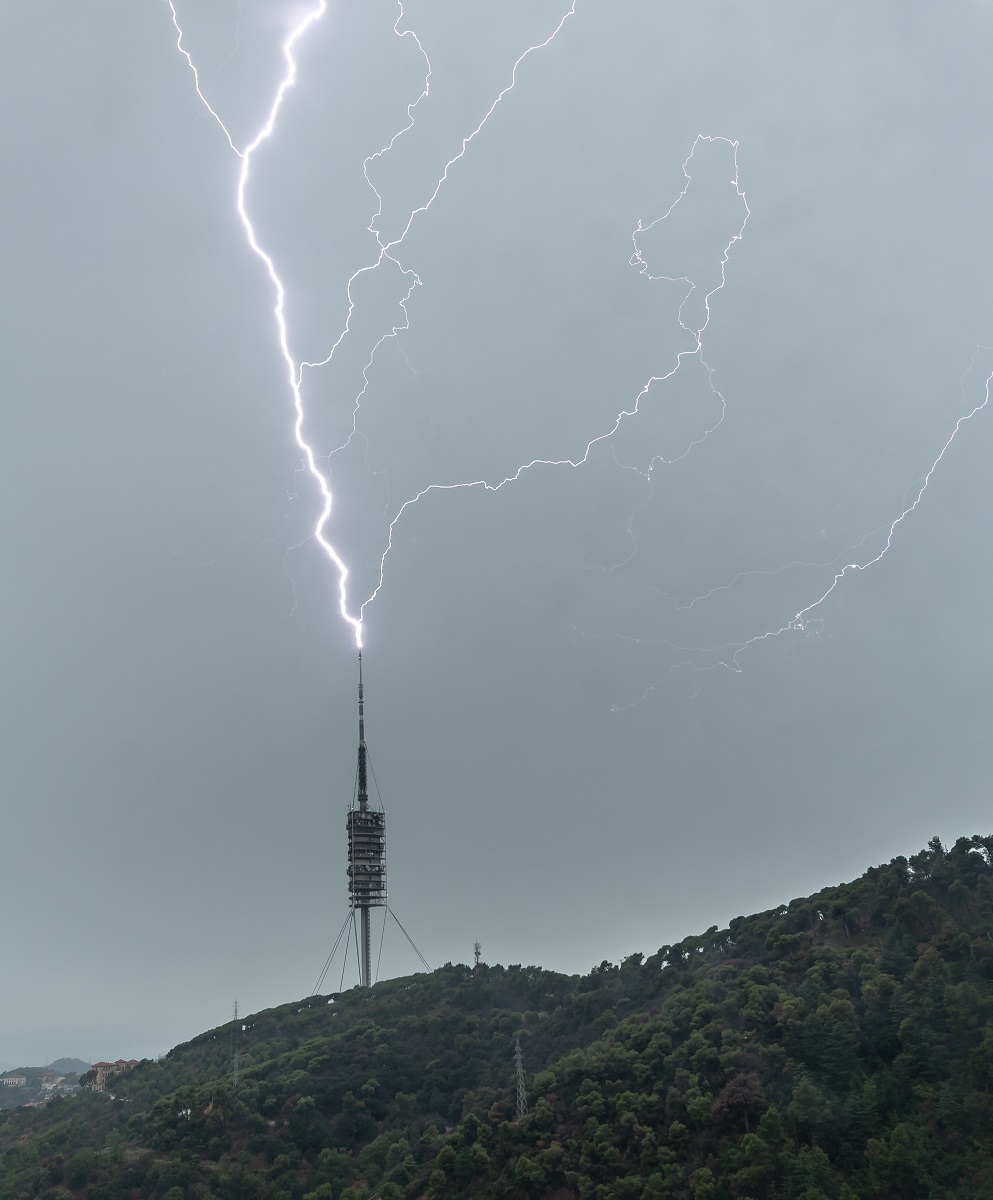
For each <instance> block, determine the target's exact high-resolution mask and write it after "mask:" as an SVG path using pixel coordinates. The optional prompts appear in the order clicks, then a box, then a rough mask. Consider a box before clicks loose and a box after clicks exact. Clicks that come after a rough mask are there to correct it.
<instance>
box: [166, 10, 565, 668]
mask: <svg viewBox="0 0 993 1200" xmlns="http://www.w3.org/2000/svg"><path fill="white" fill-rule="evenodd" d="M166 2H167V4H168V5H169V11H170V13H171V15H172V24H173V27H174V29H175V31H176V48H177V50H178V51H179V53H180V54H181V55H182V56H183V57H184V58H185V59H186V62H187V65H188V66H189V69H190V71H191V73H192V75H193V82H194V87H195V88H196V93H197V96H198V97H199V99H200V102H201V103H202V104H203V106H204V108H205V109H206V110H207V112H208V113H209V114H210V115H211V117H212V118H213V119H214V121H216V123H217V125H218V127H219V128H220V130H221V132H222V133H223V135H224V137H225V139H226V141H227V143H228V146H229V148H230V149H231V150H232V151H233V152H234V153H235V154H236V155H237V156H238V157H239V159H240V160H241V170H240V171H239V173H238V187H237V203H236V208H237V212H238V218H239V220H240V221H241V224H242V227H243V229H244V232H245V237H246V239H247V241H248V244H249V246H250V247H251V250H252V252H253V253H254V254H255V255H256V256H257V257H258V258H259V260H260V261H261V262H262V264H263V266H264V268H265V272H266V274H267V275H268V278H269V282H270V284H271V286H272V289H273V292H274V295H275V303H274V306H273V316H274V318H275V322H276V330H277V335H278V341H279V349H280V354H281V356H282V359H283V362H284V364H285V367H286V378H287V383H288V385H289V388H290V392H291V394H292V397H293V409H294V413H295V420H294V424H293V434H294V438H295V440H296V443H297V446H298V447H299V448H300V450H301V451H302V453H303V456H304V461H305V463H306V467H307V471H308V472H309V474H310V475H311V477H312V478H313V480H314V482H315V483H316V485H317V488H318V491H319V492H320V496H321V500H322V507H321V512H320V515H319V517H318V519H317V522H316V524H315V526H314V531H313V537H314V538H315V539H316V541H317V542H318V543H319V545H320V546H321V548H322V549H323V551H324V553H325V554H326V555H327V557H328V558H329V559H330V560H331V562H332V564H333V565H334V567H335V569H336V571H337V574H338V609H339V612H340V613H341V616H342V617H343V618H344V620H345V621H346V622H347V623H348V625H349V626H351V628H352V631H353V633H354V635H355V641H356V645H357V646H359V647H360V648H361V646H362V623H363V617H364V612H365V607H366V605H367V604H368V603H369V601H368V600H367V601H366V602H365V603H364V604H362V605H361V607H360V609H359V612H358V615H357V616H356V615H354V614H353V613H352V612H351V611H350V609H349V603H348V591H347V581H348V567H347V566H346V565H345V562H344V560H343V559H342V557H341V555H340V554H339V553H338V551H337V550H336V549H335V547H334V545H333V544H332V543H331V541H330V540H329V539H328V537H327V536H326V534H325V529H326V527H327V525H328V522H329V520H330V518H331V513H332V509H333V507H334V496H333V493H332V490H331V485H330V479H329V477H328V476H327V475H325V473H324V472H323V471H322V470H321V469H320V468H319V466H318V460H317V455H316V453H315V451H314V449H313V447H312V445H311V444H310V442H309V441H308V440H307V439H306V438H305V437H304V435H303V425H304V419H305V410H304V401H303V374H304V370H305V369H308V368H310V369H313V368H316V367H322V366H327V365H328V364H329V363H330V362H331V361H332V359H333V358H334V356H335V354H336V352H337V351H338V349H339V347H340V346H341V344H342V342H343V341H344V339H345V338H346V337H347V336H348V334H349V332H350V331H351V323H352V316H353V314H354V311H355V300H354V296H353V287H354V285H355V283H356V281H357V280H358V279H359V278H360V277H361V276H363V275H365V274H368V273H369V272H372V271H376V270H377V269H379V268H380V267H381V266H382V265H383V264H384V263H386V262H389V263H391V264H393V265H394V266H396V267H397V268H398V269H399V270H400V271H401V273H402V274H403V275H404V276H405V277H406V278H407V279H408V281H409V288H408V290H407V293H406V295H405V296H404V297H403V299H402V300H401V302H400V306H401V308H402V309H403V312H404V324H403V325H400V326H394V327H393V328H392V329H390V330H388V331H386V332H385V333H384V334H383V335H382V336H381V337H380V338H379V340H378V341H377V342H376V344H375V346H374V347H373V350H372V354H371V355H370V358H369V361H368V362H367V363H366V366H365V368H364V369H363V380H364V385H363V388H362V390H361V391H360V392H359V394H358V396H357V397H356V398H355V400H354V403H353V409H352V433H351V434H350V435H349V440H351V437H352V436H354V433H355V428H356V420H357V415H358V411H359V407H360V404H361V400H362V395H363V393H364V391H365V387H366V386H367V385H368V372H369V368H370V366H371V365H372V361H373V359H374V358H375V355H376V352H377V351H378V350H379V348H380V347H381V346H382V344H383V343H384V342H385V341H386V340H387V339H390V338H395V337H396V336H397V334H398V333H399V332H400V331H401V330H403V329H408V328H409V327H410V319H409V315H408V313H407V307H406V305H407V301H408V300H409V299H410V296H411V294H412V293H413V291H414V289H415V288H416V287H417V286H418V285H419V284H420V282H421V281H420V279H419V277H418V276H417V274H416V273H415V272H413V271H411V270H409V269H407V268H405V267H404V266H403V265H402V264H401V263H400V261H399V259H398V257H397V256H396V255H395V254H393V253H391V251H394V250H396V249H397V247H399V246H400V245H401V244H402V243H403V241H404V240H405V239H406V237H407V235H408V233H409V232H410V229H411V227H412V226H413V224H414V222H415V220H416V219H417V217H418V216H420V215H421V214H422V213H425V212H427V211H428V210H429V209H430V207H431V206H432V204H433V203H434V201H435V199H436V198H437V196H438V194H439V192H440V191H441V189H442V188H443V186H444V184H445V182H446V180H447V179H448V176H449V172H450V171H451V169H452V168H453V167H454V166H455V165H456V164H457V163H458V162H459V161H460V160H461V159H462V158H464V156H465V154H466V152H467V151H468V149H469V146H470V144H471V143H472V142H473V140H474V139H475V138H476V137H477V135H478V134H479V133H480V131H481V130H482V129H483V128H484V126H485V125H486V124H487V123H488V121H489V120H490V118H491V117H492V115H493V113H494V112H495V111H496V108H497V106H498V105H499V104H500V102H501V101H502V100H503V98H504V97H505V96H506V95H507V94H508V93H509V92H510V91H512V90H513V88H514V86H515V85H516V83H517V73H518V69H519V68H520V67H521V65H522V64H523V63H524V61H525V60H526V59H527V58H529V57H530V56H531V55H532V54H535V53H536V52H537V51H539V50H542V49H544V48H545V47H546V46H548V45H549V44H550V43H551V42H552V41H553V40H554V39H555V38H556V37H557V36H558V34H559V32H560V30H561V29H562V27H563V26H564V25H565V23H566V21H567V20H568V19H569V17H571V16H572V15H573V14H574V13H575V10H576V0H572V3H571V4H570V6H569V9H568V11H567V12H565V13H564V14H563V16H562V18H561V19H560V20H559V22H558V24H557V25H556V26H555V28H554V29H553V31H552V32H551V33H550V34H549V35H548V37H547V38H545V39H544V40H543V41H541V42H538V43H536V44H534V45H532V46H529V47H528V49H527V50H525V51H524V53H523V54H522V55H520V57H519V58H518V59H517V60H516V62H515V63H514V65H513V68H512V70H511V75H510V82H509V83H508V84H507V85H506V86H505V87H504V88H503V90H502V91H501V92H500V93H499V95H498V96H497V97H496V99H495V100H494V101H493V102H492V104H491V105H490V106H489V108H488V109H487V111H486V113H485V114H484V116H483V118H482V120H481V121H480V122H479V124H478V125H477V126H476V127H475V129H474V130H473V131H472V132H471V133H470V134H469V135H468V136H467V137H465V138H463V139H462V145H461V148H460V149H459V151H458V153H457V154H455V155H453V156H452V158H450V159H449V160H448V161H447V162H446V164H445V166H444V169H443V171H442V173H441V176H440V178H439V179H438V181H437V183H436V184H435V186H434V189H433V191H432V192H431V194H430V196H429V197H428V199H427V200H426V201H425V202H424V203H423V204H421V205H419V206H417V207H415V208H413V209H412V210H411V212H410V214H409V216H408V217H407V220H406V222H405V224H404V227H403V231H402V232H401V233H400V235H399V236H398V237H396V238H394V239H392V240H391V241H384V240H383V239H382V237H381V235H380V233H379V230H378V228H377V223H378V221H379V218H380V217H381V215H382V209H383V199H382V196H381V195H380V193H379V191H378V190H377V189H376V187H375V186H374V185H373V183H372V180H371V179H370V177H369V168H370V165H371V164H372V163H373V162H375V161H376V160H377V159H380V158H382V157H383V156H384V155H386V154H388V153H389V151H390V150H391V149H392V148H393V146H394V145H395V144H396V143H397V141H398V140H399V139H400V138H401V137H402V136H403V135H404V134H405V133H406V132H407V131H408V130H410V129H411V128H413V125H414V111H415V109H416V108H417V107H418V105H419V104H420V103H421V101H422V100H424V99H425V97H426V96H427V95H428V93H429V91H430V80H431V63H430V61H429V59H428V56H427V54H426V53H425V51H424V47H423V46H422V44H421V42H420V39H419V38H418V37H417V35H416V34H415V33H414V32H413V31H412V30H403V31H401V29H400V25H401V24H402V23H403V20H404V15H405V14H404V9H403V4H402V3H398V8H399V16H398V18H397V21H396V23H395V25H394V26H393V31H394V33H395V34H396V35H397V36H398V37H400V38H404V37H410V38H411V39H412V40H413V41H414V43H415V44H416V46H417V49H418V51H419V52H420V54H421V55H422V57H423V59H424V62H425V66H426V75H425V79H424V87H423V89H422V91H421V93H420V95H419V96H418V97H417V99H416V100H414V101H413V102H412V103H411V104H409V105H408V106H407V124H406V125H404V126H403V127H402V128H401V129H399V130H398V131H397V132H396V133H395V134H394V135H393V136H392V138H391V139H390V141H389V142H388V143H387V144H386V145H385V146H383V147H382V149H380V150H378V151H377V152H376V153H375V154H371V155H369V156H368V157H367V158H366V159H365V161H364V163H363V166H362V171H363V175H364V177H365V180H366V183H367V184H368V185H369V187H370V189H371V190H372V192H373V194H374V196H375V198H376V210H375V212H374V213H373V216H372V220H371V221H370V223H369V225H368V231H369V232H370V233H372V234H373V235H374V236H375V238H376V241H377V244H378V246H379V252H378V255H377V257H376V259H375V260H374V261H373V262H372V263H370V264H368V265H367V266H364V267H360V268H359V270H358V271H356V272H355V273H354V274H353V275H352V276H351V278H350V279H349V280H348V284H347V288H346V292H347V297H348V315H347V317H346V320H345V325H344V328H343V329H342V331H341V333H340V335H339V336H338V338H337V340H336V341H335V342H334V344H333V345H332V347H331V350H330V351H329V353H328V355H327V357H326V358H324V359H322V360H321V361H319V362H301V363H297V362H296V360H295V359H294V357H293V354H292V352H291V351H290V346H289V330H288V328H287V322H286V311H285V310H286V289H285V286H284V285H283V282H282V280H281V279H280V276H279V274H278V273H277V271H276V266H275V263H274V261H273V259H272V257H271V255H270V254H269V253H268V252H267V251H266V250H265V249H264V248H263V247H262V245H261V244H260V242H259V240H258V238H257V236H256V233H255V228H254V225H253V223H252V220H251V218H250V216H249V214H248V209H247V205H246V200H245V194H246V191H247V188H248V183H249V178H250V176H251V165H252V157H253V155H254V153H255V151H256V150H257V149H258V148H259V146H261V145H262V143H263V142H265V141H267V140H268V139H269V138H271V137H272V135H273V132H274V130H275V127H276V120H277V117H278V116H279V111H280V109H281V107H282V105H283V100H284V98H285V96H286V93H287V92H288V91H289V90H290V88H292V87H293V86H294V84H295V83H296V79H297V60H296V54H295V51H296V47H297V44H298V43H299V42H300V41H301V39H303V37H304V36H305V35H306V33H307V32H308V30H309V29H310V28H311V27H312V26H313V25H315V24H316V23H317V22H318V21H319V20H320V19H321V17H323V16H324V14H325V12H326V11H327V2H326V0H317V2H316V3H315V4H314V6H313V7H312V8H310V9H309V10H308V11H306V12H305V14H304V15H303V16H302V17H301V18H300V20H299V21H298V22H297V24H296V25H295V26H294V27H293V28H292V30H291V31H290V33H289V35H288V36H287V37H286V39H285V40H284V42H283V45H282V54H283V59H284V61H285V64H286V67H285V72H284V74H283V77H282V79H281V80H280V82H279V85H278V87H277V88H276V92H275V95H274V96H273V99H272V103H271V105H270V107H269V112H268V115H267V117H266V120H265V122H264V123H263V125H262V127H261V129H260V130H259V131H258V133H257V134H256V135H255V137H254V138H253V139H252V140H251V141H250V142H249V143H248V145H247V146H245V148H244V149H239V147H238V146H237V145H236V144H235V141H234V138H233V137H232V136H231V133H230V131H229V130H228V128H227V126H226V125H225V123H224V121H223V120H222V119H221V117H220V115H219V114H218V113H217V111H216V110H215V109H214V108H213V107H212V105H211V104H210V101H209V100H208V99H207V96H206V94H205V92H204V90H203V87H202V85H201V80H200V74H199V71H198V69H197V66H196V64H195V63H194V61H193V58H192V55H191V54H190V53H189V51H188V50H187V49H186V48H185V47H184V45H183V36H184V35H183V30H182V28H181V26H180V24H179V16H178V14H177V12H176V6H175V3H174V0H166ZM347 444H348V442H347V441H346V443H345V445H347ZM342 448H343V447H338V449H342ZM333 453H335V452H334V451H333V452H332V454H333ZM377 590H378V589H377ZM371 599H372V597H370V600H371Z"/></svg>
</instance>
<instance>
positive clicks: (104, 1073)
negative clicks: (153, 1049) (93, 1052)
mask: <svg viewBox="0 0 993 1200" xmlns="http://www.w3.org/2000/svg"><path fill="white" fill-rule="evenodd" d="M137 1065H138V1060H137V1059H136V1058H119V1059H118V1060H117V1062H96V1063H94V1064H93V1070H94V1071H96V1073H97V1077H96V1079H95V1080H94V1082H93V1090H94V1091H95V1092H105V1091H106V1090H107V1080H108V1079H109V1078H110V1077H111V1076H112V1075H120V1073H121V1072H122V1071H130V1070H131V1068H132V1067H136V1066H137Z"/></svg>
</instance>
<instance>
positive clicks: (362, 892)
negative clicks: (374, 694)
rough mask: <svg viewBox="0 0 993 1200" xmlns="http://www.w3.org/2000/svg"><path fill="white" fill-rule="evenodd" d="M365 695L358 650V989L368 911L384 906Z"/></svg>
mask: <svg viewBox="0 0 993 1200" xmlns="http://www.w3.org/2000/svg"><path fill="white" fill-rule="evenodd" d="M367 775H368V764H367V752H366V744H365V695H364V692H363V687H362V652H361V651H359V764H358V776H357V779H356V787H355V800H354V802H353V804H352V807H351V808H350V809H349V810H348V822H347V828H348V899H349V906H350V908H351V910H352V913H353V914H356V913H357V914H358V918H359V930H358V938H359V986H360V987H369V986H370V984H371V982H372V980H371V965H372V950H371V943H370V935H369V909H370V908H383V907H385V906H386V813H385V812H383V810H382V808H379V809H373V808H370V807H369V787H368V779H367Z"/></svg>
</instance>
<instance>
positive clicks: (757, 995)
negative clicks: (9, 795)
mask: <svg viewBox="0 0 993 1200" xmlns="http://www.w3.org/2000/svg"><path fill="white" fill-rule="evenodd" d="M517 1038H519V1039H520V1042H521V1047H522V1051H523V1060H524V1064H525V1068H526V1070H527V1084H528V1098H529V1102H530V1112H529V1113H528V1115H527V1116H525V1117H524V1118H523V1119H522V1120H520V1121H518V1120H517V1118H516V1109H515V1075H514V1044H515V1040H516V1039H517ZM236 1050H237V1053H238V1063H239V1070H238V1078H237V1082H236V1081H235V1079H234V1077H233V1072H232V1065H233V1061H234V1055H235V1051H236ZM112 1086H113V1087H114V1089H115V1092H116V1096H115V1097H113V1098H112V1097H111V1096H109V1095H106V1094H104V1095H99V1094H87V1095H83V1096H80V1097H79V1098H78V1099H72V1100H55V1101H52V1102H51V1103H49V1104H48V1105H46V1106H45V1107H43V1108H37V1109H19V1110H17V1111H16V1112H14V1113H9V1114H4V1115H3V1116H2V1117H0V1155H2V1158H0V1163H2V1165H0V1196H2V1197H3V1198H4V1200H8V1198H9V1200H20V1198H21V1197H30V1198H31V1200H35V1198H36V1197H39V1196H40V1197H49V1198H51V1200H56V1198H58V1200H66V1198H68V1197H79V1198H83V1197H86V1198H88V1200H116V1198H123V1197H156V1198H164V1200H183V1198H186V1197H194V1198H196V1197H214V1196H217V1197H222V1198H224V1200H326V1198H333V1200H368V1198H369V1197H372V1196H373V1195H374V1194H376V1193H378V1194H379V1195H380V1196H381V1197H382V1198H383V1200H402V1198H404V1197H408V1198H410V1200H414V1198H418V1197H425V1198H426V1200H455V1198H458V1200H462V1198H464V1197H481V1198H487V1197H492V1198H493V1200H496V1198H501V1200H513V1198H514V1197H521V1198H523V1197H548V1198H549V1200H569V1198H571V1197H583V1198H587V1197H590V1198H596V1200H661V1198H673V1200H676V1198H683V1197H687V1198H692V1200H732V1198H737V1197H750V1198H753V1200H794V1198H795V1200H824V1198H827V1200H853V1198H855V1197H858V1198H859V1200H902V1198H906V1200H919V1198H922V1197H930V1198H934V1200H942V1198H945V1197H947V1198H952V1197H955V1198H961V1200H974V1198H976V1200H978V1198H980V1197H990V1196H993V838H980V837H974V838H960V839H959V840H958V841H957V842H956V843H955V845H954V846H953V847H952V848H951V849H949V850H947V851H946V850H945V849H943V848H942V846H941V845H940V843H939V842H938V841H937V839H934V840H933V841H932V842H931V843H930V844H929V845H928V847H927V848H926V849H925V850H923V851H922V852H921V853H920V854H917V855H914V856H913V857H912V858H910V859H909V860H908V859H905V858H902V857H901V858H896V859H894V860H893V861H892V862H891V863H889V864H887V865H885V866H881V867H875V868H872V869H870V870H869V871H868V872H866V874H865V875H864V876H863V877H862V878H861V879H859V880H856V881H855V882H854V883H851V884H846V885H842V886H839V887H832V888H827V889H825V890H824V891H822V892H819V893H818V894H817V895H814V896H811V897H810V898H809V899H803V900H794V901H792V902H791V903H790V904H789V905H784V906H783V907H781V908H778V909H775V910H772V911H770V912H766V913H760V914H757V915H756V916H752V917H738V918H735V920H733V921H732V922H731V923H730V927H729V928H728V929H723V930H719V929H717V928H712V929H708V930H707V931H706V932H705V933H703V934H701V935H699V936H693V937H688V938H685V939H684V940H683V941H682V942H680V943H679V944H678V945H675V946H663V947H662V948H661V949H660V950H659V951H658V952H657V953H655V954H652V955H651V956H650V957H648V958H643V957H642V956H641V955H634V956H632V957H631V958H629V959H627V960H626V961H625V962H624V963H622V964H621V965H620V966H619V967H617V966H614V965H611V964H609V963H603V964H602V965H601V966H600V967H597V968H595V969H594V970H593V971H592V972H591V973H590V974H589V975H588V976H583V977H580V976H573V977H571V978H570V977H567V976H562V975H557V974H554V973H552V972H548V971H543V970H541V969H539V968H536V967H527V968H523V967H506V968H504V967H484V968H481V969H480V970H479V971H478V973H473V971H472V970H471V969H470V968H468V967H463V966H451V965H448V966H446V967H444V968H442V969H441V970H439V971H435V972H434V973H432V974H431V975H418V976H414V977H412V978H409V979H401V980H393V981H390V982H387V983H383V984H379V985H377V986H376V987H375V988H373V989H371V990H370V991H368V992H365V993H363V992H361V991H359V990H358V989H355V990H353V991H350V992H346V993H342V994H341V995H336V996H333V997H326V996H322V997H311V998H310V999H307V1000H302V1001H298V1002H296V1003H294V1004H288V1005H285V1006H283V1007H281V1008H278V1009H272V1010H270V1011H267V1012H263V1013H259V1014H257V1015H255V1016H253V1017H250V1018H247V1019H245V1020H243V1021H240V1022H238V1023H237V1025H236V1024H235V1023H230V1024H228V1025H226V1026H221V1027H220V1028H218V1029H215V1030H212V1031H210V1032H209V1033H205V1034H202V1035H201V1036H200V1037H197V1038H195V1039H193V1040H192V1041H191V1042H188V1043H186V1044H185V1045H182V1046H177V1047H176V1048H175V1049H174V1050H173V1051H171V1052H170V1054H169V1055H168V1056H167V1057H166V1058H165V1059H163V1060H162V1061H160V1062H158V1063H152V1062H143V1063H141V1064H140V1065H139V1066H138V1067H137V1068H136V1069H135V1070H134V1071H133V1072H131V1073H129V1074H128V1075H124V1076H120V1077H118V1078H117V1079H115V1080H113V1083H112Z"/></svg>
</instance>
